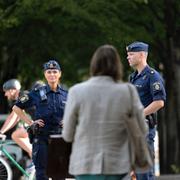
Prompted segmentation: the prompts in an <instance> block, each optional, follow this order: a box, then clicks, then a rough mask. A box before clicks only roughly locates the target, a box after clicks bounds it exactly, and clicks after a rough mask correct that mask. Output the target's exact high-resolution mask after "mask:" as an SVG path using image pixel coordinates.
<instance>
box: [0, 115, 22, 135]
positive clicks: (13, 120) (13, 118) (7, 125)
mask: <svg viewBox="0 0 180 180" xmlns="http://www.w3.org/2000/svg"><path fill="white" fill-rule="evenodd" d="M18 121H19V117H18V116H17V114H16V113H15V112H13V111H12V112H11V114H9V116H8V117H7V119H6V120H5V122H4V124H3V126H2V127H1V133H3V134H4V133H5V132H7V131H8V130H9V129H11V128H13V127H14V126H15V125H16V124H17V123H18Z"/></svg>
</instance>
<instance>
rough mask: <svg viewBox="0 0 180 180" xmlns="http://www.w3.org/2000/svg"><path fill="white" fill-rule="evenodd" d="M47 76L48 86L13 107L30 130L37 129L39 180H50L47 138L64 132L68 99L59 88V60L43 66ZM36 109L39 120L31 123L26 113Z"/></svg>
mask: <svg viewBox="0 0 180 180" xmlns="http://www.w3.org/2000/svg"><path fill="white" fill-rule="evenodd" d="M44 76H45V78H46V80H47V84H46V85H45V86H42V87H40V88H35V89H34V90H32V91H31V92H30V93H29V94H28V95H25V96H22V97H20V98H19V100H18V102H17V103H16V105H15V106H14V107H13V111H15V112H16V113H17V114H18V116H19V117H20V118H21V119H23V120H24V121H25V122H26V123H28V124H29V125H30V126H31V127H36V128H34V129H35V133H36V134H35V136H34V138H33V140H32V144H33V162H34V165H35V169H36V180H48V177H47V176H46V167H47V163H48V162H47V159H48V157H47V156H48V137H49V135H50V134H58V133H61V123H62V117H63V114H64V108H65V103H66V98H67V91H66V90H64V89H62V87H61V86H60V85H59V80H60V77H61V68H60V66H59V64H58V63H57V61H55V60H50V61H48V62H47V63H45V64H44ZM31 106H35V107H36V112H35V117H36V120H35V121H32V120H31V119H30V118H29V117H28V116H27V115H26V114H25V113H24V111H23V109H24V108H26V107H31Z"/></svg>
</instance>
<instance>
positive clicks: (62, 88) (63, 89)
mask: <svg viewBox="0 0 180 180" xmlns="http://www.w3.org/2000/svg"><path fill="white" fill-rule="evenodd" d="M60 89H61V90H62V91H64V92H68V90H67V89H65V88H64V87H62V86H60Z"/></svg>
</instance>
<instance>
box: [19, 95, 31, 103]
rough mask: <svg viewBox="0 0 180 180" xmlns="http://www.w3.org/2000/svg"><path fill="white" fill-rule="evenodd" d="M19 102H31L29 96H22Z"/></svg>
mask: <svg viewBox="0 0 180 180" xmlns="http://www.w3.org/2000/svg"><path fill="white" fill-rule="evenodd" d="M19 100H20V102H21V103H25V102H26V101H28V100H29V96H28V95H27V94H24V95H23V96H21V97H20V98H19Z"/></svg>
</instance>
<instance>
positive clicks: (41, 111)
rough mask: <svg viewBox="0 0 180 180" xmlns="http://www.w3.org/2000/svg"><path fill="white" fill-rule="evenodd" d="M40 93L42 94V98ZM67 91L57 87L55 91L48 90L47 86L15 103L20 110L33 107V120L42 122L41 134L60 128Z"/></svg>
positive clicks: (33, 91) (35, 90)
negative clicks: (34, 109)
mask: <svg viewBox="0 0 180 180" xmlns="http://www.w3.org/2000/svg"><path fill="white" fill-rule="evenodd" d="M40 91H41V92H42V91H43V93H44V97H45V99H43V98H42V95H41V93H40ZM66 99H67V91H66V90H64V89H62V88H61V87H60V86H58V88H57V91H56V92H54V91H52V90H51V89H50V87H49V85H45V86H43V87H40V88H37V89H34V90H32V91H31V92H30V93H29V94H28V95H26V96H22V97H20V98H19V100H18V101H17V103H16V106H18V107H19V108H21V109H25V108H28V107H32V106H35V107H36V111H35V119H42V120H44V123H45V126H44V127H42V128H41V131H42V132H48V131H54V130H57V129H58V128H59V127H60V123H61V121H62V118H63V114H64V108H65V103H66Z"/></svg>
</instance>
